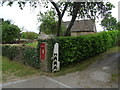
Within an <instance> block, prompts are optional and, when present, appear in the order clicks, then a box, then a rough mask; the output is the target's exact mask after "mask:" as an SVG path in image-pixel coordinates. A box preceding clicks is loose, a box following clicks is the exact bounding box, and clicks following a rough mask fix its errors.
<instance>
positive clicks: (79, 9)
mask: <svg viewBox="0 0 120 90" xmlns="http://www.w3.org/2000/svg"><path fill="white" fill-rule="evenodd" d="M6 1H9V0H5V1H3V3H4V2H6ZM41 1H42V0H41ZM92 1H93V0H92ZM13 2H14V1H9V3H8V5H10V6H11V5H12V4H13ZM17 2H18V4H19V7H20V8H21V9H23V7H24V6H25V4H26V2H29V3H30V6H32V7H37V6H38V5H40V4H41V2H40V1H39V0H34V1H33V0H19V1H17ZM49 2H51V4H52V5H53V7H54V9H55V11H56V14H57V16H58V22H57V36H60V31H61V22H62V18H63V16H64V14H65V11H68V12H69V15H71V16H72V19H71V22H70V24H69V26H68V28H67V29H66V30H65V32H64V34H63V35H64V36H67V35H68V34H69V32H70V29H71V28H72V25H73V24H74V21H75V19H76V17H79V18H90V19H94V20H95V19H96V18H97V17H99V16H100V15H101V17H103V16H104V15H106V14H108V13H110V10H111V9H112V8H113V7H114V6H113V5H112V4H111V3H109V2H102V1H101V2H74V1H72V2H64V1H62V2H55V1H53V0H49ZM47 4H48V2H47V1H46V2H45V6H46V8H47V7H48V6H47Z"/></svg>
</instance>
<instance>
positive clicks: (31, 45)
mask: <svg viewBox="0 0 120 90" xmlns="http://www.w3.org/2000/svg"><path fill="white" fill-rule="evenodd" d="M37 44H38V42H37V41H35V42H33V43H27V44H25V45H26V46H30V47H35V48H36V47H37Z"/></svg>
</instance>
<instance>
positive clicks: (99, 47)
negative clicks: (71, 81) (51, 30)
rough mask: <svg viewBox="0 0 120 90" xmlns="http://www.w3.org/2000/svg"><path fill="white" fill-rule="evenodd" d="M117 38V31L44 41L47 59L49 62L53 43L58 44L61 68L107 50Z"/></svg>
mask: <svg viewBox="0 0 120 90" xmlns="http://www.w3.org/2000/svg"><path fill="white" fill-rule="evenodd" d="M119 35H120V33H119ZM117 37H118V31H108V32H105V31H104V32H100V33H96V34H91V35H83V36H77V37H74V36H72V37H60V38H57V39H55V40H53V39H52V40H45V41H46V42H47V43H48V50H50V51H49V57H48V59H49V61H51V57H52V53H53V46H54V44H55V42H58V43H59V50H60V51H59V60H60V63H61V66H63V65H67V64H69V63H73V62H80V61H81V60H85V59H87V58H89V57H91V56H94V55H97V54H100V53H102V52H104V51H106V50H108V49H109V48H111V47H112V46H114V45H116V43H117ZM40 42H41V41H39V43H40ZM50 55H51V56H50Z"/></svg>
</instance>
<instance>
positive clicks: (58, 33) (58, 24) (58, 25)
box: [57, 15, 62, 36]
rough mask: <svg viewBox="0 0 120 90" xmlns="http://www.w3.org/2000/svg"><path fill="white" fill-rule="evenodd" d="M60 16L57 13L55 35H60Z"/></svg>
mask: <svg viewBox="0 0 120 90" xmlns="http://www.w3.org/2000/svg"><path fill="white" fill-rule="evenodd" d="M61 20H62V19H61V16H59V15H58V23H57V36H60V31H61Z"/></svg>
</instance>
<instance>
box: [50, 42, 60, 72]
mask: <svg viewBox="0 0 120 90" xmlns="http://www.w3.org/2000/svg"><path fill="white" fill-rule="evenodd" d="M52 59H53V63H52V72H56V71H59V70H60V62H59V61H58V60H59V44H58V43H55V45H54V50H53V57H52Z"/></svg>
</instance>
